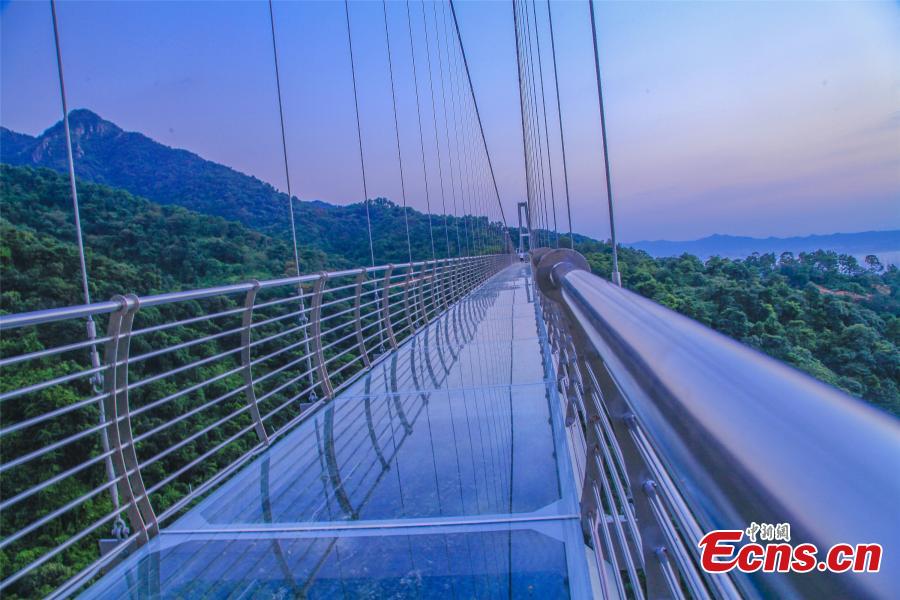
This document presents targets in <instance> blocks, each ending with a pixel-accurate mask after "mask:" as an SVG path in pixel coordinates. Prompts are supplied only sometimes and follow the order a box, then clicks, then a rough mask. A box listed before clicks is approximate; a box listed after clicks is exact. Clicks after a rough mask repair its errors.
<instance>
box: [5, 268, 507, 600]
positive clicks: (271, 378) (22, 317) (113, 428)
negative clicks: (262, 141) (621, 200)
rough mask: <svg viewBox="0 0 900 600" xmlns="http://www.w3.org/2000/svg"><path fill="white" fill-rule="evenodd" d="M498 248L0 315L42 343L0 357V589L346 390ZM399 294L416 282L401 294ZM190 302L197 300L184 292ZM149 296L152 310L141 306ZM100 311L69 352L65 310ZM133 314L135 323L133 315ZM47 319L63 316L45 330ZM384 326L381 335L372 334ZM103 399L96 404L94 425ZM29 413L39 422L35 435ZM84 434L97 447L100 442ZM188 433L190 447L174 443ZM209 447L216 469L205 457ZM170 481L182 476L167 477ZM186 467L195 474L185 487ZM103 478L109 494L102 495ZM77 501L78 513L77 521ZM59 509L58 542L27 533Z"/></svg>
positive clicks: (145, 513) (155, 520) (188, 493)
mask: <svg viewBox="0 0 900 600" xmlns="http://www.w3.org/2000/svg"><path fill="white" fill-rule="evenodd" d="M511 260H512V258H511V256H510V255H484V256H472V257H462V258H456V259H449V260H447V259H441V260H437V261H426V262H414V263H407V264H402V265H393V266H391V265H384V266H376V267H370V268H367V269H351V270H344V271H337V272H331V273H324V274H323V273H320V274H315V275H308V276H302V277H292V278H285V279H274V280H269V281H264V282H256V281H251V282H247V283H241V284H234V285H227V286H218V287H213V288H206V289H201V290H188V291H184V292H175V293H170V294H158V295H153V296H145V297H137V296H134V295H130V296H117V297H116V298H114V299H113V300H111V301H108V302H98V303H94V304H90V305H82V306H72V307H64V308H57V309H49V310H44V311H34V312H28V313H20V314H12V315H0V331H2V332H3V333H4V334H5V335H9V332H11V331H14V330H19V329H20V328H27V329H25V330H22V331H21V334H20V335H22V336H23V339H25V338H28V336H34V339H36V340H39V341H41V342H44V343H46V340H48V339H52V340H53V344H55V345H54V346H53V347H49V348H40V349H39V350H35V348H34V347H33V345H31V344H24V345H22V347H21V348H19V349H18V350H16V351H14V352H13V353H9V351H7V352H8V354H7V355H4V356H2V357H0V365H2V368H0V373H2V374H3V376H4V379H5V381H4V385H3V386H2V392H0V398H4V400H3V410H4V414H3V419H4V422H3V425H2V427H0V440H2V442H3V444H4V448H3V449H4V452H3V462H2V464H0V470H2V471H4V478H5V479H4V486H3V493H4V502H3V504H2V506H4V507H5V510H4V519H3V531H2V536H3V539H2V540H0V546H2V547H3V548H4V552H8V556H12V557H16V558H17V559H18V557H28V558H27V559H26V560H27V561H28V562H26V563H25V564H22V563H21V562H13V561H10V562H9V563H7V566H6V567H4V572H3V573H2V578H3V580H2V581H0V590H4V591H7V590H9V589H10V587H11V586H12V585H14V584H15V585H16V586H22V585H24V586H26V587H28V586H29V584H30V580H29V579H28V577H29V576H30V575H32V574H34V573H35V572H36V571H37V570H38V569H40V568H41V567H43V566H45V565H48V566H49V564H51V563H52V562H53V561H56V560H59V558H58V557H60V558H61V557H65V556H66V555H67V554H66V553H68V552H69V551H70V550H73V551H74V550H75V549H76V548H77V549H78V550H77V551H78V552H79V553H80V555H81V556H85V554H84V553H85V551H86V550H87V548H89V546H90V545H91V544H93V547H94V548H95V549H96V548H97V545H96V542H97V539H99V538H101V537H102V534H103V533H104V531H103V529H104V528H108V527H109V526H110V525H111V524H113V523H115V526H114V527H113V531H114V534H115V535H116V536H117V537H118V544H117V545H116V544H115V540H112V542H113V543H112V547H113V549H112V550H111V551H110V552H109V553H108V554H105V555H102V556H100V555H99V553H98V556H97V560H96V561H95V562H93V563H92V564H91V565H90V566H88V567H87V568H86V570H85V571H82V572H80V573H78V574H77V575H75V580H79V578H84V577H86V576H89V575H90V574H91V573H95V572H96V571H97V569H99V568H101V567H102V566H103V565H108V564H110V563H111V562H113V561H115V560H117V558H118V557H119V556H122V555H123V554H125V553H127V552H129V551H131V550H133V549H134V548H135V547H136V546H137V545H140V544H142V543H145V542H146V541H147V540H148V539H150V538H152V537H153V536H155V535H156V534H157V532H158V529H159V527H160V526H161V525H163V524H165V523H166V522H167V521H168V520H169V519H171V518H173V517H174V516H176V515H177V514H178V511H179V510H180V509H181V507H184V506H187V505H189V504H190V502H191V501H192V500H193V499H194V498H196V497H197V496H198V495H200V494H202V493H205V492H206V491H207V490H209V489H210V488H211V487H212V485H213V484H214V483H215V482H216V481H219V480H220V479H222V478H224V477H225V476H226V475H227V474H228V473H230V472H233V470H234V469H235V468H237V466H239V465H241V464H244V463H245V462H246V461H248V460H250V459H251V458H252V457H253V456H255V455H256V454H257V453H258V452H259V451H261V450H262V449H264V448H265V447H266V446H267V445H268V443H270V442H271V441H272V440H275V439H277V438H279V437H281V436H282V435H283V434H284V433H285V432H286V431H287V430H289V429H291V428H292V427H293V426H295V425H296V424H297V423H299V422H300V421H301V420H303V419H304V418H305V417H306V416H307V415H309V414H311V412H312V411H313V410H314V409H315V408H317V407H318V406H320V405H321V404H322V403H323V402H325V401H327V400H328V399H330V398H331V397H333V394H335V393H337V392H339V391H340V390H342V389H345V388H346V386H347V385H349V383H350V382H352V381H353V380H354V378H356V377H358V376H359V374H360V373H363V372H364V371H365V369H367V368H368V367H369V366H370V365H372V364H375V360H376V358H377V356H378V354H379V353H381V352H383V351H385V350H387V349H388V346H389V343H390V345H391V346H395V345H396V344H397V343H399V342H400V341H402V340H403V339H405V338H406V337H407V336H409V335H411V334H412V333H413V332H414V331H415V330H416V327H417V326H418V325H419V324H421V323H429V322H432V321H434V320H435V319H437V318H438V317H440V316H441V315H442V314H443V311H444V309H446V308H447V303H448V301H451V302H452V301H455V300H457V299H459V298H460V297H462V296H463V295H465V294H466V293H468V292H470V291H472V290H473V289H475V288H476V287H477V286H478V285H480V284H481V283H482V282H483V281H485V280H486V279H487V278H488V277H490V276H491V275H493V274H494V273H496V272H497V271H499V270H500V269H502V268H503V267H505V266H506V265H508V264H509V263H510V261H511ZM360 277H361V278H362V281H361V282H358V278H360ZM359 283H361V285H359ZM450 283H452V284H453V285H452V287H453V289H452V290H449V289H448V285H449V284H450ZM451 292H452V298H450V297H449V294H450V293H451ZM411 293H412V295H413V296H415V295H417V296H418V301H416V302H414V303H412V304H411V303H410V297H411ZM301 298H302V300H303V301H302V302H301ZM197 300H204V302H203V303H200V304H197V303H193V302H189V301H197ZM154 307H156V308H159V309H162V310H157V311H153V310H151V311H147V309H148V308H154ZM298 309H299V310H298ZM104 314H109V315H110V319H109V331H108V332H107V335H105V336H103V337H102V338H100V340H101V341H102V342H104V345H105V348H106V356H105V357H104V358H105V361H104V363H103V364H102V365H101V366H100V367H94V368H85V366H84V364H83V363H84V361H85V356H82V354H83V353H84V352H85V349H86V348H88V347H90V344H87V343H84V342H83V341H81V340H78V338H77V337H74V336H78V335H79V330H80V328H74V327H73V328H69V327H68V324H67V323H66V322H67V321H68V322H71V321H74V320H77V319H82V318H84V317H86V316H98V315H104ZM135 317H138V318H139V319H141V321H142V322H141V327H140V328H138V327H134V328H132V322H133V320H134V318H135ZM354 321H356V323H354ZM49 324H62V325H63V326H62V327H60V326H59V325H53V326H52V327H51V328H50V329H46V328H45V326H47V325H49ZM312 332H314V333H315V335H316V337H315V338H312V339H311V337H310V336H311V333H312ZM357 332H358V335H359V336H362V339H363V343H362V344H360V343H358V342H357V339H356V337H357ZM385 334H388V335H389V336H390V339H388V338H385V339H384V344H381V343H380V339H381V338H382V337H383V336H385ZM69 336H73V337H72V338H71V339H69ZM94 343H97V341H96V340H95V342H94ZM131 346H134V348H133V349H131V348H130V347H131ZM11 347H16V348H18V346H11ZM360 351H362V355H360ZM15 352H20V353H19V354H15ZM11 375H14V376H11ZM97 375H103V376H104V379H102V380H100V381H101V382H100V385H101V386H103V385H104V383H105V386H104V387H102V388H99V387H95V386H94V384H93V381H92V380H90V379H89V378H91V377H96V376H97ZM317 392H322V393H324V395H325V399H324V400H323V399H322V398H321V396H319V395H318V394H317ZM61 399H62V400H61ZM60 401H62V402H64V403H63V404H60ZM101 403H102V404H104V408H105V413H100V414H101V415H102V414H105V415H106V416H105V417H102V416H101V418H100V420H99V423H98V421H97V417H96V414H97V410H98V407H99V405H100V404H101ZM63 417H64V418H65V421H64V422H62V421H61V419H62V418H63ZM45 424H46V425H45ZM38 425H40V426H41V428H42V429H41V435H40V436H35V435H34V434H35V432H36V426H38ZM208 435H213V437H212V438H207V437H206V436H208ZM98 436H105V437H106V439H107V441H109V442H110V443H111V449H107V450H105V451H102V450H98V448H99V447H100V444H96V446H94V445H93V444H94V441H95V440H97V438H98ZM248 436H249V437H248ZM189 446H190V447H193V448H194V449H195V451H196V452H195V453H194V454H191V453H188V454H187V455H186V456H187V458H184V457H180V456H178V455H177V454H176V451H178V450H180V449H181V448H187V447H189ZM60 457H64V459H63V460H62V461H60V460H59V459H60ZM109 459H112V461H113V463H114V469H113V472H112V473H111V474H109V475H108V476H107V475H105V474H102V473H103V471H102V466H103V464H104V461H107V460H109ZM213 460H214V461H215V462H214V463H212V464H213V465H214V466H215V469H213V468H212V467H211V466H209V465H210V463H209V462H208V461H213ZM201 463H203V469H202V470H201V471H196V472H195V471H194V469H196V468H197V467H199V466H200V465H201ZM51 464H52V465H59V466H60V468H58V469H57V468H56V467H55V466H53V467H51V466H50V465H51ZM42 465H43V466H42ZM211 472H212V474H210V473H211ZM7 473H12V474H13V475H14V477H9V476H8V475H7ZM48 473H49V475H48ZM192 473H194V475H192ZM195 475H196V476H195ZM182 476H185V477H187V476H190V477H189V478H188V479H187V480H185V479H183V478H182ZM7 477H9V478H8V479H6V478H7ZM178 481H181V483H180V484H179V485H181V488H178V489H176V488H172V487H170V486H171V485H174V484H176V483H177V482H178ZM185 481H193V482H194V487H193V489H191V488H190V487H189V486H188V485H187V484H186V483H185ZM63 485H65V486H66V488H65V492H64V493H59V492H60V490H61V488H60V487H57V486H63ZM112 490H114V493H113V495H112V500H113V502H112V503H111V504H109V506H108V507H107V504H106V503H104V502H103V501H108V500H109V499H110V496H109V492H110V491H112ZM73 491H74V493H72V492H73ZM25 500H29V501H32V500H37V502H32V504H33V506H35V507H38V508H34V509H33V508H30V506H31V504H26V503H25ZM86 503H93V504H94V509H93V513H92V512H91V511H90V510H81V509H83V508H84V507H85V506H86ZM166 503H168V504H166ZM158 504H162V505H158ZM97 508H99V510H97ZM78 510H81V512H80V513H77V514H81V513H84V515H86V516H87V517H90V519H91V522H89V523H88V522H85V523H83V524H82V523H79V522H77V519H75V517H74V515H75V514H76V512H75V511H78ZM7 511H9V512H7ZM123 518H126V519H127V520H128V521H129V524H130V526H131V528H130V530H129V529H128V528H127V527H126V526H125V524H124V523H122V519H123ZM61 523H64V524H65V525H64V526H63V527H64V531H68V534H67V535H69V536H70V537H68V538H65V537H60V535H59V534H58V533H57V534H55V535H56V538H55V539H56V540H63V541H62V543H59V544H57V546H56V547H52V545H51V546H49V547H48V546H47V544H46V542H45V541H44V542H42V541H41V540H40V539H39V538H38V537H36V536H38V535H39V534H40V533H41V531H43V530H44V528H53V527H55V528H56V529H59V527H60V524H61ZM120 523H121V525H120ZM107 531H108V529H107ZM132 532H133V533H132ZM110 541H111V540H107V541H106V547H107V548H109V547H110V543H109V542H110ZM50 569H51V571H52V570H53V567H52V566H51V567H50ZM54 573H56V574H57V575H54V576H58V573H60V571H59V570H57V571H55V572H54ZM60 583H62V582H60ZM69 583H71V581H70V582H69ZM66 586H67V589H68V584H66ZM16 591H21V588H20V587H17V588H16Z"/></svg>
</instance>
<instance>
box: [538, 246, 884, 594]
mask: <svg viewBox="0 0 900 600" xmlns="http://www.w3.org/2000/svg"><path fill="white" fill-rule="evenodd" d="M535 254H536V255H535V263H536V273H535V281H536V284H537V287H538V288H539V290H540V292H541V302H542V306H543V308H544V310H545V313H547V314H548V317H549V318H548V319H547V321H548V327H549V328H550V329H551V339H552V341H553V344H554V355H555V358H556V360H557V362H558V364H560V365H562V366H563V367H564V368H563V369H562V370H561V371H562V373H563V375H562V377H561V382H560V389H561V392H562V395H563V397H564V398H566V399H567V401H568V402H571V403H572V405H573V407H572V409H573V411H577V412H578V413H579V414H580V416H581V419H580V420H581V422H582V428H581V430H582V431H583V432H584V433H583V436H584V438H586V444H585V446H586V447H587V448H588V449H589V450H588V452H589V453H590V454H591V455H592V456H594V457H597V456H599V457H600V460H601V461H602V462H603V464H600V463H598V469H597V470H595V471H594V476H596V477H597V478H599V479H606V480H607V482H608V483H609V485H612V487H613V489H615V485H614V482H612V480H611V477H614V476H615V475H613V473H614V472H615V471H617V469H615V465H614V461H613V460H612V456H611V453H610V452H609V450H610V449H613V450H615V451H616V452H620V453H621V454H622V455H623V456H624V463H625V465H624V469H625V471H626V473H622V475H623V476H624V477H625V479H626V481H627V483H628V485H629V488H630V494H631V496H632V502H633V510H634V511H635V513H636V517H637V521H638V524H639V529H640V535H641V537H642V541H641V546H642V547H641V548H632V549H631V550H632V551H636V552H637V553H638V554H640V555H641V556H642V557H643V561H644V563H645V564H644V574H645V577H646V586H647V590H648V595H649V596H652V595H654V594H653V593H651V592H650V590H651V589H652V588H654V586H658V587H656V589H657V590H662V593H664V594H665V595H671V596H675V597H678V596H680V595H681V592H682V591H683V590H689V591H690V593H691V595H693V596H695V597H723V596H730V595H734V594H740V595H741V596H745V597H765V596H768V597H796V596H802V597H810V598H812V597H826V596H828V597H833V596H834V595H835V594H837V595H839V596H843V597H885V598H886V597H890V596H892V595H893V594H896V590H897V589H900V553H898V552H897V550H898V549H900V517H898V514H900V513H898V510H897V506H898V502H900V468H898V465H900V422H898V420H896V419H895V418H893V417H891V416H889V415H887V414H886V413H882V412H880V411H878V410H876V409H874V408H872V407H870V406H868V405H866V404H865V403H863V402H862V401H859V400H857V399H854V398H851V397H849V396H847V395H845V394H843V393H842V392H840V391H838V390H837V389H835V388H832V387H829V386H827V385H824V384H822V383H820V382H818V381H816V380H814V379H813V378H811V377H809V376H807V375H805V374H803V373H801V372H799V371H797V370H795V369H793V368H790V367H788V366H786V365H784V364H782V363H780V362H778V361H776V360H774V359H771V358H769V357H767V356H765V355H763V354H761V353H759V352H757V351H755V350H753V349H751V348H749V347H746V346H744V345H742V344H740V343H738V342H736V341H733V340H731V339H729V338H727V337H725V336H724V335H721V334H719V333H716V332H714V331H712V330H711V329H709V328H707V327H705V326H703V325H701V324H699V323H697V322H695V321H693V320H691V319H689V318H687V317H684V316H681V315H679V314H677V313H675V312H673V311H671V310H669V309H667V308H664V307H663V306H661V305H659V304H656V303H654V302H652V301H650V300H648V299H646V298H643V297H641V296H638V295H637V294H634V293H632V292H629V291H628V290H625V289H622V288H621V287H619V286H617V285H613V284H611V283H609V282H607V281H606V280H604V279H601V278H600V277H597V276H594V275H592V274H591V273H590V272H589V268H588V265H587V262H586V261H585V259H584V258H583V257H582V256H581V255H579V254H577V253H575V252H573V251H570V250H556V251H551V252H537V253H535ZM567 353H570V354H571V355H572V356H567ZM591 399H593V401H595V402H596V403H597V406H596V409H597V410H595V411H592V410H591V409H590V408H581V407H582V406H585V405H586V404H588V403H589V402H590V401H591ZM576 422H578V419H574V418H572V419H570V420H569V424H570V426H571V425H573V424H574V423H576ZM607 423H608V424H610V425H611V431H610V430H609V429H607V430H604V427H606V424H607ZM570 429H572V428H571V427H570ZM574 429H578V428H574ZM579 435H581V432H579ZM589 458H590V457H589ZM582 475H583V476H585V488H590V487H591V486H590V485H589V484H590V483H591V477H592V476H591V473H589V472H586V473H583V474H582ZM597 487H600V488H606V487H608V486H607V483H603V481H601V482H598V486H597ZM594 489H595V490H596V487H595V488H594ZM610 502H612V499H610ZM598 507H599V508H598ZM624 508H625V513H627V512H628V511H629V510H631V507H628V506H626V507H624ZM648 508H649V511H648V510H647V509H648ZM583 509H584V510H585V511H586V512H590V511H591V510H593V511H595V514H594V516H595V517H596V515H597V514H598V513H599V514H601V515H603V516H606V517H607V519H610V518H611V519H612V520H614V521H615V520H618V519H619V518H625V517H629V516H630V515H627V514H625V515H623V514H612V515H610V514H609V513H610V512H611V511H610V509H609V507H608V506H607V507H606V508H604V507H603V505H602V503H601V501H600V499H599V498H598V499H597V500H596V501H591V502H583ZM619 510H620V509H615V510H613V511H612V512H614V513H615V512H616V511H619ZM607 519H603V518H602V516H601V518H600V520H601V521H604V522H605V521H606V520H607ZM752 522H756V523H772V524H776V523H790V525H791V536H792V540H795V543H802V542H811V543H815V544H817V547H818V548H819V552H820V555H822V556H824V553H825V552H826V551H827V550H828V549H829V548H830V547H831V546H832V545H834V544H837V543H848V544H859V543H880V544H882V546H883V547H884V553H883V558H882V565H881V570H880V572H879V573H866V574H855V575H854V574H849V573H845V574H840V575H836V574H823V573H808V574H795V575H789V574H761V573H756V574H752V575H750V574H738V575H735V576H732V577H727V576H724V575H715V576H711V575H708V574H706V573H704V572H701V571H700V569H699V568H698V567H697V555H698V553H699V550H698V546H697V542H698V541H699V539H698V536H700V535H701V534H702V533H705V532H708V531H711V530H713V529H744V528H746V527H748V526H749V525H750V524H751V523H752ZM594 526H595V524H592V525H590V527H591V534H592V535H594V534H595V531H594V529H593V528H594ZM601 529H602V527H601ZM601 533H602V531H601ZM597 544H598V545H605V546H606V548H600V547H597V548H595V550H596V551H597V552H598V554H599V555H601V556H602V551H603V550H604V549H605V550H607V554H608V553H609V552H610V551H611V552H613V553H618V554H619V556H621V554H622V549H621V548H620V547H618V546H617V547H616V548H613V547H611V546H613V545H612V544H611V543H609V544H604V542H603V540H599V541H598V542H597ZM626 552H627V550H626ZM672 573H677V577H676V578H675V579H672ZM672 586H675V588H680V589H673V587H672ZM642 591H643V590H638V592H639V593H637V594H634V595H635V596H637V597H640V596H641V593H642Z"/></svg>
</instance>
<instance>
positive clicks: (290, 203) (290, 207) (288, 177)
mask: <svg viewBox="0 0 900 600" xmlns="http://www.w3.org/2000/svg"><path fill="white" fill-rule="evenodd" d="M269 24H270V25H271V29H272V57H273V59H274V62H275V90H276V92H277V94H278V119H279V123H280V125H281V154H282V157H283V159H284V180H285V183H286V184H287V195H288V213H289V214H290V217H291V240H292V241H293V249H294V267H295V269H296V271H297V277H300V252H299V251H298V249H297V227H296V225H295V224H294V196H293V192H292V191H291V172H290V169H289V168H288V152H287V138H286V136H285V130H284V105H283V104H282V100H281V71H280V69H279V66H278V45H277V43H276V42H275V12H274V10H273V8H272V0H269ZM300 302H303V295H302V294H301V295H300Z"/></svg>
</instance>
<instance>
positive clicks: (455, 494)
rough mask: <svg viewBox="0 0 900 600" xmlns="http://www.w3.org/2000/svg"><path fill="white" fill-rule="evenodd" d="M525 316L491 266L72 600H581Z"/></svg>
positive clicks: (554, 427)
mask: <svg viewBox="0 0 900 600" xmlns="http://www.w3.org/2000/svg"><path fill="white" fill-rule="evenodd" d="M538 306H539V305H538V304H536V303H535V300H534V289H533V281H532V279H531V268H530V266H529V265H528V264H527V263H518V264H513V265H511V266H509V267H507V268H506V269H505V270H503V271H501V272H500V273H499V274H498V275H496V276H494V277H493V278H492V279H490V280H489V281H487V282H486V283H485V284H484V285H482V286H481V287H480V288H478V289H476V290H475V291H474V292H472V293H470V294H469V295H467V296H466V297H464V298H463V299H462V300H461V301H459V302H458V303H456V304H455V305H454V306H452V307H451V308H450V309H449V310H448V311H446V312H445V313H444V314H443V315H442V316H441V317H440V318H438V319H436V320H435V321H433V322H432V323H431V324H429V325H428V326H427V327H425V328H423V329H421V330H420V331H418V332H417V333H416V334H415V335H413V336H410V337H409V338H408V339H406V340H405V341H404V343H402V344H401V345H400V347H399V348H398V349H397V350H396V351H393V352H391V353H388V354H385V355H382V357H381V358H380V360H379V361H378V362H376V363H374V364H373V367H372V369H371V370H369V371H367V372H366V373H365V375H363V376H362V377H361V378H360V379H359V380H357V381H356V382H354V383H353V384H352V385H351V386H349V387H347V388H346V389H345V390H344V391H343V393H341V394H340V395H338V396H337V397H336V398H335V399H334V400H333V401H332V402H329V403H327V404H325V405H324V406H323V407H322V408H321V409H320V410H318V411H317V412H316V413H314V414H312V415H310V417H309V418H308V419H306V420H305V421H304V422H302V423H301V424H300V425H299V426H298V427H297V428H296V429H295V430H294V431H292V432H291V433H290V434H288V435H286V436H284V437H283V438H282V439H280V440H279V441H278V442H277V443H275V444H273V445H272V446H271V447H270V448H268V449H267V450H266V451H265V452H264V453H262V454H261V455H260V456H259V457H257V458H256V459H255V460H254V461H253V462H251V463H249V464H248V465H247V466H246V467H244V468H243V469H242V470H241V471H239V472H238V473H237V474H236V475H235V476H233V477H232V478H231V479H230V480H229V481H227V483H225V484H224V485H222V486H221V487H220V488H219V489H217V490H216V491H215V492H214V493H212V494H210V495H209V496H207V497H206V498H205V499H204V500H202V501H201V502H200V503H198V504H197V505H196V506H194V507H193V508H192V509H190V510H189V511H188V512H187V513H186V514H184V515H183V516H182V517H181V518H180V519H179V520H178V521H176V522H174V523H173V524H172V525H171V526H169V527H167V528H165V529H163V530H162V531H161V532H160V534H159V535H158V536H156V537H155V538H153V539H152V540H151V541H150V542H149V543H148V544H146V545H144V546H142V547H140V548H139V549H138V550H137V551H136V552H135V553H134V554H133V555H131V556H130V557H128V558H127V559H126V560H124V561H123V562H122V563H120V564H119V565H118V566H116V567H115V568H114V569H113V570H111V571H110V572H109V573H107V574H106V575H105V576H104V577H103V578H101V579H100V580H99V582H97V583H95V584H94V585H93V586H91V587H90V588H88V589H87V590H86V591H85V593H84V595H83V597H86V598H112V597H115V598H144V597H213V598H258V597H274V598H291V597H294V598H296V597H305V598H321V597H329V598H331V597H343V598H387V597H435V596H440V597H454V598H473V597H478V598H500V597H502V598H511V597H516V598H532V597H533V598H569V597H573V598H585V597H590V596H591V595H592V593H591V575H590V571H589V568H588V564H589V561H588V555H587V554H586V546H585V543H584V539H585V538H584V534H583V533H582V526H581V514H580V509H579V492H578V488H577V484H576V481H577V479H576V475H575V473H574V469H573V463H572V461H571V456H572V454H571V452H570V449H569V448H568V445H567V436H566V434H565V423H564V415H563V408H562V403H561V401H560V398H559V396H558V394H557V390H556V387H555V385H553V382H554V381H555V376H554V373H553V372H552V369H553V366H552V364H553V362H552V360H551V355H550V352H549V346H548V342H547V329H546V325H545V323H544V321H543V319H542V316H541V311H540V310H539V308H538Z"/></svg>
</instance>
